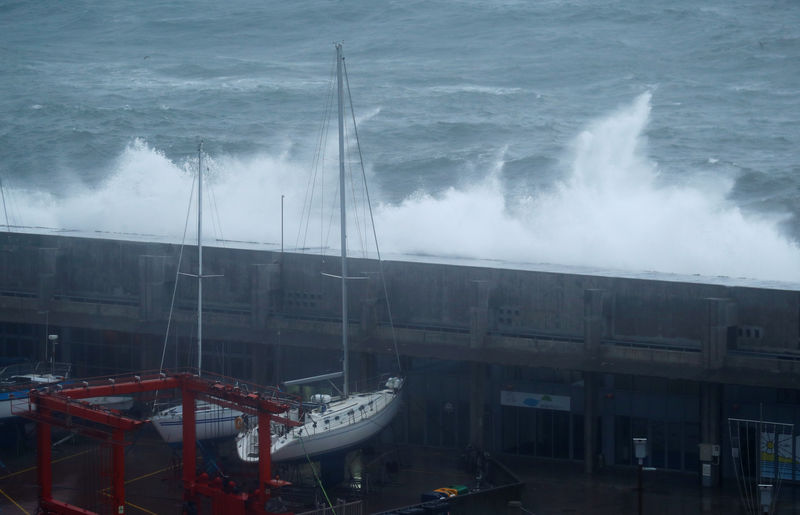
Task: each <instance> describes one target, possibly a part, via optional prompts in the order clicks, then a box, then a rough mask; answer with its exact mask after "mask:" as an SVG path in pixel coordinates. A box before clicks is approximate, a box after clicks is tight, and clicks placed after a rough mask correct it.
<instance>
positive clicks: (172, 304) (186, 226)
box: [156, 176, 197, 394]
mask: <svg viewBox="0 0 800 515" xmlns="http://www.w3.org/2000/svg"><path fill="white" fill-rule="evenodd" d="M196 181H197V177H196V176H195V177H194V178H192V190H191V193H190V194H189V207H188V208H187V210H186V222H185V223H184V225H183V239H182V240H181V247H180V252H179V253H178V266H177V267H176V269H175V286H173V288H172V301H170V303H169V316H168V317H167V331H166V334H165V335H164V347H163V348H162V350H161V366H160V367H159V371H163V370H164V358H165V356H166V353H167V341H168V339H169V330H170V327H171V325H172V314H173V312H174V310H175V297H176V296H177V292H178V277H179V276H180V273H181V262H182V261H183V248H184V246H185V245H186V233H187V231H188V230H189V215H190V214H191V211H192V200H193V199H194V184H195V182H196ZM176 365H177V363H176ZM157 393H158V392H156V394H157Z"/></svg>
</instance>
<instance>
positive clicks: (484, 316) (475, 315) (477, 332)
mask: <svg viewBox="0 0 800 515" xmlns="http://www.w3.org/2000/svg"><path fill="white" fill-rule="evenodd" d="M472 284H473V293H472V305H471V307H470V310H469V318H470V331H469V332H470V347H472V348H473V349H477V348H481V347H483V344H484V341H485V340H486V335H487V333H488V332H489V282H488V281H472Z"/></svg>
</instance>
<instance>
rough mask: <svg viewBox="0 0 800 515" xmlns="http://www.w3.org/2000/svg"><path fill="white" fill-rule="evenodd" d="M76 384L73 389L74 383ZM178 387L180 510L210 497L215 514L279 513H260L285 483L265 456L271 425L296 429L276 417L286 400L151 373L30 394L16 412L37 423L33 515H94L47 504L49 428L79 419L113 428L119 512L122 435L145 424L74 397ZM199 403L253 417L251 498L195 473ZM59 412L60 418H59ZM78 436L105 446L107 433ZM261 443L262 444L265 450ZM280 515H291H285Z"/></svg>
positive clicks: (115, 503)
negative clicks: (254, 482) (254, 484)
mask: <svg viewBox="0 0 800 515" xmlns="http://www.w3.org/2000/svg"><path fill="white" fill-rule="evenodd" d="M75 384H76V383H73V385H75ZM175 388H178V389H180V390H181V393H182V403H183V422H184V423H183V442H184V445H183V488H184V493H183V499H184V506H190V505H194V506H197V499H198V497H199V496H205V497H208V498H210V499H211V505H212V511H213V513H225V514H232V515H250V514H263V515H279V514H275V513H274V512H268V511H266V504H267V501H268V500H269V499H270V495H271V491H272V489H274V488H280V487H281V486H285V485H288V484H289V483H288V482H286V481H282V480H277V479H272V471H271V465H272V460H271V456H270V447H271V445H270V421H271V420H276V421H278V422H280V423H282V424H288V425H298V423H297V422H294V421H291V420H288V419H285V418H283V417H280V416H277V415H279V414H281V413H286V412H287V411H288V409H289V407H290V404H289V403H290V401H289V399H287V398H282V397H279V396H278V395H277V394H276V393H272V392H271V393H270V394H261V393H251V392H247V391H243V390H241V389H239V388H237V387H234V386H232V385H229V384H225V383H221V382H219V381H214V380H209V379H205V378H202V377H199V376H196V375H193V374H189V373H178V374H172V375H167V374H161V373H153V374H151V375H149V376H148V377H143V376H141V375H140V376H133V377H129V378H114V379H107V380H106V381H105V383H104V384H90V383H89V382H88V381H82V382H81V383H80V385H78V386H72V385H71V386H70V387H69V388H63V387H61V386H58V387H49V388H46V389H43V390H31V392H30V394H29V399H30V404H29V405H28V409H27V410H25V411H24V412H15V414H16V415H20V416H23V417H26V418H29V419H31V420H34V421H36V426H37V446H38V453H37V461H38V478H39V488H40V498H39V510H40V512H41V513H47V514H50V513H52V514H75V515H78V514H80V515H90V514H92V512H90V511H88V510H85V509H83V508H79V507H77V506H73V505H71V504H68V503H65V502H62V501H58V500H56V499H53V474H52V468H51V458H52V448H51V428H52V426H54V425H55V426H59V427H69V428H71V429H75V428H76V426H74V425H73V421H72V419H73V418H79V419H83V420H86V421H88V422H91V423H94V424H96V425H100V426H105V427H107V428H110V429H111V443H112V444H113V445H112V452H111V462H112V463H111V464H112V476H111V477H112V485H111V498H112V503H113V512H114V513H118V514H122V513H125V477H124V476H125V453H124V446H125V434H126V433H127V432H128V431H132V430H134V429H137V428H138V427H140V426H141V425H142V424H144V423H146V421H143V420H136V419H132V418H128V417H125V416H122V415H120V414H118V413H115V412H112V411H110V410H108V409H105V408H102V407H98V406H93V405H90V404H88V403H86V402H81V401H80V400H79V399H86V398H90V397H103V396H113V395H125V394H134V393H142V392H151V391H156V390H159V391H163V390H169V389H175ZM196 399H201V400H206V401H208V402H211V403H214V404H218V405H221V406H226V407H230V408H232V409H235V410H238V411H241V412H243V413H247V414H249V415H256V416H257V417H258V439H259V442H261V445H259V447H258V452H259V466H258V468H259V471H258V472H259V476H258V485H259V486H258V488H256V490H255V491H253V492H250V493H233V492H231V488H229V486H230V485H227V484H223V482H222V480H220V479H215V480H209V478H208V475H207V474H201V475H199V476H198V475H197V471H196V465H197V460H196V454H195V452H196V434H195V432H196V427H195V400H196ZM57 414H62V415H63V416H62V417H59V416H58V415H57ZM78 430H79V432H81V433H82V434H86V435H88V436H92V437H95V438H101V439H105V440H108V433H107V432H106V431H103V430H100V429H91V428H88V427H85V428H79V429H78ZM264 444H266V445H264ZM280 515H291V514H289V513H288V512H283V513H282V514H280Z"/></svg>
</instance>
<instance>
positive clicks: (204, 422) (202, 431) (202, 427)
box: [150, 142, 242, 445]
mask: <svg viewBox="0 0 800 515" xmlns="http://www.w3.org/2000/svg"><path fill="white" fill-rule="evenodd" d="M202 160H203V143H202V142H201V143H200V146H199V147H198V150H197V168H198V177H197V374H198V375H202V370H203V240H202V236H203V161H202ZM241 416H242V412H241V411H237V410H234V409H231V408H229V407H224V406H218V405H216V404H212V403H210V402H206V401H202V400H201V401H196V402H195V421H196V422H195V425H196V435H197V440H213V439H217V438H226V437H233V436H234V435H236V434H237V433H238V432H239V428H238V427H237V419H239V421H241V420H242V419H241ZM150 422H152V424H153V425H154V426H155V428H156V431H158V434H159V435H161V438H163V439H164V441H165V442H167V443H169V444H175V445H178V444H181V443H183V406H182V405H177V406H172V407H170V408H167V409H164V410H162V411H160V412H159V413H158V414H156V415H154V416H153V417H151V418H150Z"/></svg>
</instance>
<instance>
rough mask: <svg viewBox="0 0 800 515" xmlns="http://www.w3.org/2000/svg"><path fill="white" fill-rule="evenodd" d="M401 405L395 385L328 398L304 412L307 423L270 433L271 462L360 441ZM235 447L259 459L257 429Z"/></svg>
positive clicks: (249, 458)
mask: <svg viewBox="0 0 800 515" xmlns="http://www.w3.org/2000/svg"><path fill="white" fill-rule="evenodd" d="M399 407H400V392H399V390H394V389H385V390H379V391H376V392H371V393H361V394H354V395H351V396H350V397H347V398H346V399H342V400H338V401H334V402H331V403H329V404H327V405H326V406H325V409H315V410H314V411H312V412H310V413H308V414H307V415H306V423H305V424H304V425H302V426H299V427H296V428H293V429H291V430H290V431H288V432H286V433H285V434H283V435H275V434H273V435H272V446H271V459H272V461H273V462H286V461H294V460H301V459H303V460H305V459H310V458H314V457H319V456H321V455H327V454H333V453H336V452H341V451H343V450H346V449H351V448H354V447H358V446H359V445H362V444H363V443H364V442H366V441H367V440H369V439H370V438H372V437H374V436H376V435H377V434H378V433H380V432H381V431H382V430H383V429H384V428H385V427H386V426H388V425H389V423H390V422H391V421H392V419H393V418H394V416H395V415H396V414H397V411H398V409H399ZM236 450H237V453H238V454H239V458H241V459H242V460H244V461H250V462H255V461H258V432H257V431H256V430H255V429H253V430H249V431H247V432H244V433H241V434H240V435H239V436H238V437H237V441H236Z"/></svg>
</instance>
